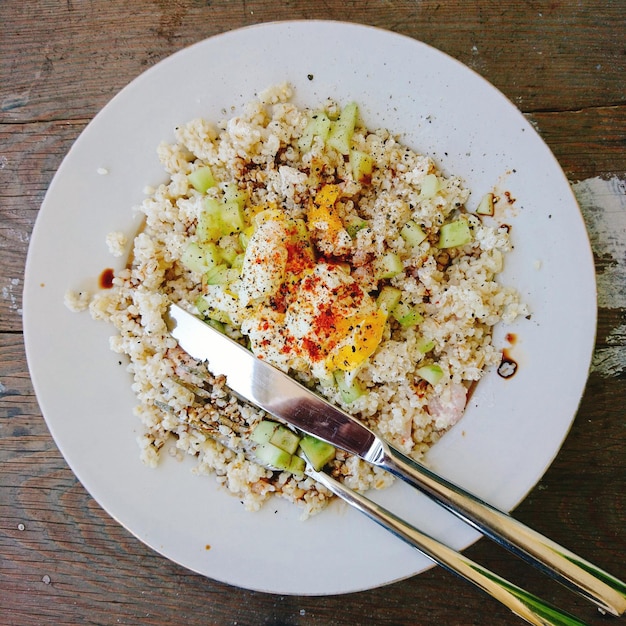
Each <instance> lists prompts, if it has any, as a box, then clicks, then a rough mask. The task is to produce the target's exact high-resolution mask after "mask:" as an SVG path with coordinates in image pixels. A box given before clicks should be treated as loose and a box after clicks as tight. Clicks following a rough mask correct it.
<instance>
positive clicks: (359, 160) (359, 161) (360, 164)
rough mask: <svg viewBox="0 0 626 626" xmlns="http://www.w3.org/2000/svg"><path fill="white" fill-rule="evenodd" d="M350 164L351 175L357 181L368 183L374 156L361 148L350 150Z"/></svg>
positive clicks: (372, 169) (370, 177) (370, 178)
mask: <svg viewBox="0 0 626 626" xmlns="http://www.w3.org/2000/svg"><path fill="white" fill-rule="evenodd" d="M350 166H351V168H352V177H353V178H354V180H356V181H357V182H359V183H363V184H364V185H369V184H370V183H371V182H372V173H373V171H374V157H372V155H371V154H368V153H367V152H362V151H361V150H350Z"/></svg>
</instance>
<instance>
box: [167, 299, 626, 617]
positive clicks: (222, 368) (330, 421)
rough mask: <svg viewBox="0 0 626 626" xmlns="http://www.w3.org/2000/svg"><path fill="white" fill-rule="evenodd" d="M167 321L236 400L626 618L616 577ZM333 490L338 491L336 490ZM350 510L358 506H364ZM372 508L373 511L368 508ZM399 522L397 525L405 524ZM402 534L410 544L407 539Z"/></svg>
mask: <svg viewBox="0 0 626 626" xmlns="http://www.w3.org/2000/svg"><path fill="white" fill-rule="evenodd" d="M167 322H168V327H169V328H170V332H171V333H172V336H173V337H174V338H176V339H177V341H178V342H179V345H180V347H181V348H183V349H184V350H185V351H186V352H187V353H188V354H190V355H191V356H192V357H194V358H196V359H198V360H201V361H206V362H207V364H208V365H207V367H208V369H209V370H210V371H211V372H212V373H213V374H215V375H224V376H225V377H226V384H227V386H228V387H229V388H230V389H231V390H232V391H233V392H234V393H235V394H236V395H238V396H240V397H241V398H243V399H244V400H246V401H248V402H250V403H252V404H254V405H256V406H258V407H260V408H262V409H263V410H265V411H266V412H267V413H269V414H271V415H273V416H275V417H277V418H278V419H280V420H282V421H284V422H285V423H287V424H289V425H291V426H293V427H295V428H296V429H298V430H300V431H302V432H304V433H308V434H311V435H313V436H315V437H317V438H319V439H322V440H324V441H327V442H329V443H331V444H333V445H334V446H336V447H339V448H342V449H343V450H346V451H347V452H349V453H351V454H355V455H357V456H359V457H361V458H362V459H364V460H365V461H368V462H369V463H371V464H373V465H375V466H378V467H381V468H383V469H386V470H388V471H389V472H391V473H392V474H394V475H395V476H397V477H399V478H401V479H402V480H404V481H405V482H407V483H408V484H410V485H412V486H413V487H415V488H417V489H418V490H420V491H422V492H423V493H425V494H427V495H428V496H430V497H431V498H433V499H434V500H435V501H437V502H438V503H439V504H440V505H442V506H443V507H445V508H446V509H447V510H449V511H450V512H452V513H454V514H455V515H456V516H458V517H459V518H461V519H463V520H464V521H465V522H467V523H468V524H470V525H471V526H473V527H474V528H476V529H478V530H479V531H480V532H482V533H483V534H484V535H485V536H487V537H489V538H491V539H492V540H494V541H496V542H497V543H498V544H500V545H502V546H503V547H505V548H507V549H508V550H510V551H511V552H513V553H514V554H516V555H518V556H520V557H521V558H523V559H524V560H526V561H527V562H529V563H530V564H532V565H534V566H535V567H537V568H538V569H539V570H540V571H542V572H543V573H545V574H548V575H550V576H551V577H553V578H555V579H556V580H558V581H559V582H561V583H563V584H564V585H565V586H567V587H568V588H570V589H571V590H573V591H574V592H576V593H578V594H579V595H581V596H583V597H585V598H587V599H588V600H590V601H592V602H593V603H595V604H596V605H597V606H598V607H599V608H600V609H601V610H602V611H605V612H608V613H611V614H612V615H621V614H622V613H623V612H624V611H625V610H626V584H624V583H623V582H622V581H620V580H619V579H617V578H616V577H614V576H612V575H611V574H609V573H607V572H605V571H603V570H601V569H600V568H598V567H596V566H595V565H593V564H592V563H590V562H588V561H586V560H585V559H583V558H581V557H579V556H577V555H575V554H574V553H572V552H571V551H569V550H567V549H566V548H564V547H562V546H560V545H558V544H557V543H555V542H554V541H552V540H550V539H548V538H547V537H544V536H543V535H541V534H540V533H538V532H536V531H534V530H532V529H530V528H528V527H527V526H525V525H524V524H522V523H521V522H518V521H517V520H515V519H514V518H513V517H511V516H510V515H508V514H507V513H505V512H503V511H500V510H498V509H497V508H495V507H493V506H491V505H490V504H488V503H487V502H484V501H483V500H481V499H480V498H478V497H476V496H475V495H473V494H471V493H468V492H467V491H465V490H464V489H463V488H461V487H460V486H458V485H455V484H453V483H451V482H449V481H447V480H446V479H445V478H443V477H441V476H438V475H437V474H436V473H435V472H433V471H432V470H430V469H428V468H427V467H425V466H424V465H422V464H420V463H417V462H416V461H414V460H412V459H410V458H408V457H407V456H405V455H404V454H402V453H401V452H399V451H398V450H396V449H395V448H393V447H392V446H390V445H389V444H388V443H386V442H385V441H383V440H381V439H380V438H379V437H377V436H376V435H375V434H374V433H373V432H372V431H371V430H369V429H368V428H366V427H365V426H364V425H363V424H362V423H360V422H359V421H358V420H356V419H355V418H353V417H352V416H350V415H349V414H347V413H346V412H344V411H342V410H341V409H339V408H338V407H335V406H334V405H332V404H330V403H329V402H327V401H326V400H324V399H323V398H321V397H320V396H318V395H317V394H315V393H313V392H312V391H310V390H309V389H307V388H306V387H304V386H303V385H301V384H299V383H298V382H296V381H295V380H293V379H292V378H290V377H289V376H287V375H286V374H284V373H283V372H281V371H280V370H278V369H276V368H274V367H272V366H271V365H269V364H267V363H265V362H263V361H262V360H260V359H257V358H256V357H255V356H254V355H253V354H252V353H251V352H250V351H248V350H246V349H245V348H244V347H243V346H241V345H240V344H238V343H237V342H235V341H233V340H232V339H230V338H229V337H227V336H226V335H224V334H222V333H220V332H219V331H217V330H215V329H214V328H212V327H210V326H209V325H208V324H206V323H204V322H203V321H202V320H200V319H199V318H197V317H196V316H194V315H192V314H191V313H189V312H187V311H185V310H184V309H182V308H181V307H179V306H178V305H176V304H172V305H170V308H169V314H168V320H167ZM322 479H324V476H320V482H322V483H323V480H322ZM323 484H324V483H323ZM327 487H328V488H329V489H330V490H331V491H335V489H333V488H332V487H331V486H330V485H327ZM343 489H345V488H343ZM337 495H340V496H341V497H343V498H344V499H348V498H347V496H350V497H352V494H350V493H346V492H343V494H337ZM359 497H362V496H359ZM351 503H352V504H353V505H355V506H356V505H357V500H356V499H355V500H353V501H352V502H351ZM360 505H361V506H362V505H363V503H362V502H361V503H360ZM366 509H367V511H368V512H372V510H373V509H372V508H371V507H370V506H369V505H368V506H367V507H366ZM364 512H365V511H364ZM368 514H369V513H368ZM377 515H379V516H380V517H379V518H378V519H377V517H376V516H375V515H372V517H373V518H374V519H376V521H378V522H379V523H382V521H381V520H382V519H385V520H387V519H393V516H392V514H391V513H389V512H388V511H385V512H384V515H381V512H380V511H378V513H377ZM389 516H391V517H389ZM395 519H396V523H399V524H401V525H402V524H404V522H401V521H400V520H398V519H397V518H395ZM405 530H406V529H405ZM413 530H414V529H413ZM398 534H400V536H402V537H403V538H405V540H406V536H403V535H402V534H401V533H398ZM429 556H430V555H429ZM466 569H467V567H466ZM455 571H456V570H455ZM473 571H478V570H475V569H474V570H473ZM489 576H494V575H492V574H489ZM506 584H507V585H509V584H510V583H506ZM500 588H501V585H498V589H500ZM524 593H525V592H524ZM540 602H541V601H540ZM532 623H547V624H549V623H566V622H549V621H548V622H546V621H544V622H532ZM575 623H579V622H575Z"/></svg>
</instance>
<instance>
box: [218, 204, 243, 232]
mask: <svg viewBox="0 0 626 626" xmlns="http://www.w3.org/2000/svg"><path fill="white" fill-rule="evenodd" d="M220 221H221V231H222V235H233V234H235V233H239V232H241V231H242V230H243V229H244V228H245V227H246V219H245V217H244V214H243V209H242V208H241V205H240V204H239V202H238V201H237V200H229V201H227V202H224V203H223V204H222V206H221V211H220Z"/></svg>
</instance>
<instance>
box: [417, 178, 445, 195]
mask: <svg viewBox="0 0 626 626" xmlns="http://www.w3.org/2000/svg"><path fill="white" fill-rule="evenodd" d="M440 188H441V184H440V182H439V179H438V178H437V175H436V174H426V176H424V180H422V187H421V189H420V195H421V196H422V197H423V198H432V197H433V196H434V195H436V194H437V192H438V191H439V189H440Z"/></svg>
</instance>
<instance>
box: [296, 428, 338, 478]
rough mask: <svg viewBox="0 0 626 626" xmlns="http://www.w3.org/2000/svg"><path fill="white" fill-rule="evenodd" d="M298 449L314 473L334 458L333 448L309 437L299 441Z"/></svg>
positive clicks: (306, 436)
mask: <svg viewBox="0 0 626 626" xmlns="http://www.w3.org/2000/svg"><path fill="white" fill-rule="evenodd" d="M300 448H301V449H302V452H304V455H305V456H306V458H307V459H308V461H309V463H310V464H311V465H312V466H313V469H314V470H315V471H319V470H321V469H322V468H323V467H324V465H326V464H327V463H330V461H332V460H333V459H334V458H335V452H336V450H335V447H334V446H332V445H331V444H329V443H326V442H325V441H321V440H320V439H317V438H316V437H312V436H311V435H305V436H304V437H303V438H302V440H301V441H300Z"/></svg>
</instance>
